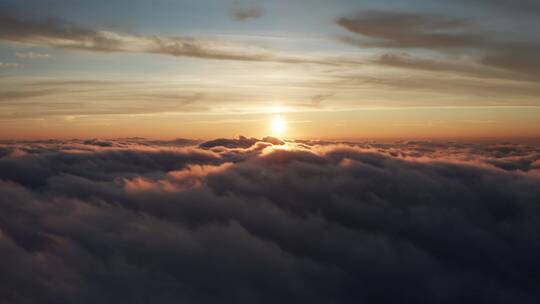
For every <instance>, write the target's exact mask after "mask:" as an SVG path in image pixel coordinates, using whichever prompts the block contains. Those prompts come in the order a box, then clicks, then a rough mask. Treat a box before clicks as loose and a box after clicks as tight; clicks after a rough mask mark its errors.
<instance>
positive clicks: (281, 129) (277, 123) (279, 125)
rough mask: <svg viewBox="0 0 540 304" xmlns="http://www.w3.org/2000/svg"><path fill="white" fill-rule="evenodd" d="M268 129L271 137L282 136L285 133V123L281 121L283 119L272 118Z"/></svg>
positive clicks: (279, 117) (278, 117)
mask: <svg viewBox="0 0 540 304" xmlns="http://www.w3.org/2000/svg"><path fill="white" fill-rule="evenodd" d="M270 129H271V131H272V135H274V136H282V135H283V134H284V133H285V121H283V118H282V117H281V116H276V117H274V118H272V121H271V123H270Z"/></svg>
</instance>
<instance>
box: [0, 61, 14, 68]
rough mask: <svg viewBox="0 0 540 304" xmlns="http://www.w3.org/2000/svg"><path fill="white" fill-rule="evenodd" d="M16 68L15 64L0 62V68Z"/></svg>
mask: <svg viewBox="0 0 540 304" xmlns="http://www.w3.org/2000/svg"><path fill="white" fill-rule="evenodd" d="M18 66H19V64H18V63H17V62H0V68H16V67H18Z"/></svg>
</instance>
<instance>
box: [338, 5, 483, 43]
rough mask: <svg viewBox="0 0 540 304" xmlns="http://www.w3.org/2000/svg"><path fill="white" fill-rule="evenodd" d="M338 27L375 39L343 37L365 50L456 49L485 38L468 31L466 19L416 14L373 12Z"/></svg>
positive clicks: (346, 19) (341, 21) (340, 21)
mask: <svg viewBox="0 0 540 304" xmlns="http://www.w3.org/2000/svg"><path fill="white" fill-rule="evenodd" d="M336 23H337V25H339V26H341V27H343V28H345V29H347V30H348V31H350V32H352V33H355V34H360V35H363V36H365V37H369V38H374V39H375V40H365V41H364V40H356V39H355V38H347V37H346V38H343V41H345V42H348V43H351V44H357V45H360V46H365V47H370V46H371V47H388V48H453V47H468V46H471V45H478V44H482V43H483V38H482V37H480V36H476V35H472V34H470V33H468V32H467V31H466V30H467V29H468V28H469V27H470V25H471V21H470V20H466V19H455V18H447V17H443V16H428V15H420V14H414V13H403V12H391V11H369V12H364V13H361V14H359V15H356V16H354V17H342V18H339V19H338V20H337V21H336Z"/></svg>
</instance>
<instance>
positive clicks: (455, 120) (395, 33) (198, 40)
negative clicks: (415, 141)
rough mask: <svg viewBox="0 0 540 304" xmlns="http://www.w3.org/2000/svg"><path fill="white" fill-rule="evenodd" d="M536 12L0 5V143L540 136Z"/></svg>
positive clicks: (444, 6) (204, 2)
mask: <svg viewBox="0 0 540 304" xmlns="http://www.w3.org/2000/svg"><path fill="white" fill-rule="evenodd" d="M539 11H540V2H538V1H526V0H521V1H503V0H494V1H487V0H472V1H465V0H463V1H459V0H456V1H450V0H448V1H443V0H441V1H432V0H408V1H397V0H385V1H380V0H378V1H370V0H366V1H353V0H337V1H325V0H310V1H307V0H292V1H285V0H283V1H282V0H276V1H243V0H242V1H209V0H198V1H188V0H185V1H181V0H152V1H145V0H129V1H128V0H124V1H105V0H95V1H83V0H40V1H20V0H2V1H0V139H43V138H94V137H98V138H115V137H133V136H140V137H148V138H160V139H172V138H179V137H185V138H200V139H209V138H215V137H232V136H237V135H246V136H257V137H260V136H265V135H274V136H278V137H284V138H311V139H313V138H320V139H364V138H480V137H485V138H517V137H519V138H523V137H526V138H537V137H540V123H539V121H540V85H539V81H540V36H539V35H538V28H540V18H539V17H540V14H539Z"/></svg>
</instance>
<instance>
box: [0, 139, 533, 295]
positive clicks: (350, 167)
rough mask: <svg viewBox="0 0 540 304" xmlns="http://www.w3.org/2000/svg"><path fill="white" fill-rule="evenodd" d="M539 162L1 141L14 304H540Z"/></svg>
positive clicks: (7, 285)
mask: <svg viewBox="0 0 540 304" xmlns="http://www.w3.org/2000/svg"><path fill="white" fill-rule="evenodd" d="M539 197H540V149H539V148H538V147H537V146H534V145H526V144H466V143H446V142H398V143H388V144H382V143H379V144H376V143H351V142H349V143H335V142H320V141H318V142H315V141H295V142H286V143H282V142H277V141H274V139H265V140H256V139H250V138H245V137H242V138H239V139H235V140H232V139H230V140H225V139H221V140H215V141H211V142H206V143H199V142H196V141H189V140H177V141H173V142H159V141H149V140H145V139H141V138H128V139H119V140H87V141H79V140H71V141H40V142H17V141H15V142H3V143H2V145H1V146H0V266H1V269H2V272H1V273H0V278H1V280H2V282H3V283H2V284H1V286H0V300H1V301H2V302H6V303H37V302H39V303H75V302H76V303H98V302H99V303H134V302H135V303H139V302H140V303H173V302H174V303H176V302H189V303H218V302H219V303H278V302H279V303H347V302H355V303H395V302H396V299H400V301H405V302H411V303H458V302H459V303H509V302H511V303H537V302H538V301H539V300H540V293H539V292H538V288H537V286H538V284H539V283H540V281H539V278H538V273H539V271H540V263H539V261H538V256H539V254H540V243H539V241H538V231H539V229H540V224H539V223H540V204H539V203H540V201H539Z"/></svg>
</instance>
